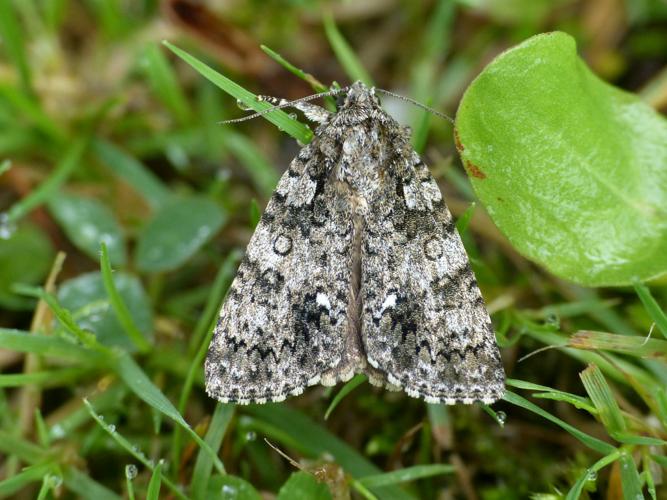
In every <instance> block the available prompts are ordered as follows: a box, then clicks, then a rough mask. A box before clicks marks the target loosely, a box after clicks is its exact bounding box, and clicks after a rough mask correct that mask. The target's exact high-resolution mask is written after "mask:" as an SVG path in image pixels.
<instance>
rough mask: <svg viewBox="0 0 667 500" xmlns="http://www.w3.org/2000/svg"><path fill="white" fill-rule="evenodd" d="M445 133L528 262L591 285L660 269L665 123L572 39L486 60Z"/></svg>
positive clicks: (549, 37)
mask: <svg viewBox="0 0 667 500" xmlns="http://www.w3.org/2000/svg"><path fill="white" fill-rule="evenodd" d="M456 129H457V132H458V134H457V147H458V149H459V152H460V154H461V158H462V160H463V163H464V165H465V166H466V169H467V171H468V174H469V176H470V178H471V181H472V184H473V187H474V189H475V191H476V193H477V196H478V197H479V198H480V199H481V201H482V202H483V203H484V205H485V207H486V209H487V211H488V212H489V214H490V215H491V217H492V219H493V220H494V222H495V223H496V225H497V226H498V227H499V228H500V230H501V231H502V232H503V233H504V234H505V235H506V236H507V237H508V238H509V240H510V241H511V242H512V244H513V245H514V246H515V247H516V248H517V249H518V250H519V251H520V252H521V253H523V254H524V255H526V256H527V257H528V258H530V259H532V260H534V261H536V262H538V263H540V264H542V265H543V266H545V267H546V268H547V269H549V270H550V271H551V272H553V273H554V274H556V275H558V276H561V277H564V278H567V279H570V280H573V281H576V282H578V283H581V284H584V285H591V286H602V285H626V284H631V283H633V282H635V281H637V280H640V281H643V280H646V279H649V278H652V277H655V276H658V275H660V274H662V273H664V272H665V271H667V252H665V251H664V249H665V247H666V246H667V208H666V207H667V169H666V168H664V167H665V165H666V164H667V121H666V120H665V119H664V118H662V117H661V116H660V115H658V114H657V113H656V112H655V111H654V110H653V109H652V108H650V107H649V106H648V105H646V104H645V103H643V102H642V101H640V100H639V99H638V98H637V97H635V96H632V95H630V94H627V93H625V92H622V91H620V90H618V89H616V88H614V87H611V86H610V85H608V84H606V83H605V82H603V81H601V80H600V79H599V78H598V77H596V76H595V75H594V74H593V73H592V72H591V71H590V70H589V69H588V67H587V66H586V65H585V64H584V63H583V61H581V59H579V58H578V57H577V54H576V45H575V41H574V39H573V38H572V37H570V36H569V35H566V34H565V33H559V32H556V33H549V34H543V35H538V36H535V37H533V38H530V39H528V40H527V41H525V42H524V43H522V44H520V45H518V46H517V47H515V48H513V49H511V50H509V51H507V52H505V53H504V54H502V55H501V56H499V57H498V58H496V59H495V60H494V61H493V62H492V63H491V64H490V65H489V66H487V68H486V69H485V70H484V71H483V72H482V73H481V74H480V75H479V76H478V77H477V78H476V79H475V81H474V82H473V83H472V84H471V85H470V87H469V88H468V89H467V91H466V93H465V95H464V97H463V99H462V101H461V104H460V106H459V110H458V113H457V116H456Z"/></svg>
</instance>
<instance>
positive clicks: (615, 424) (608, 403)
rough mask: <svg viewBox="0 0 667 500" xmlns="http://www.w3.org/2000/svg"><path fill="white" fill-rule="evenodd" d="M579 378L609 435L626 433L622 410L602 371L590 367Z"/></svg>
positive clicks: (593, 366) (595, 367)
mask: <svg viewBox="0 0 667 500" xmlns="http://www.w3.org/2000/svg"><path fill="white" fill-rule="evenodd" d="M579 376H580V377H581V381H582V382H583V384H584V387H585V388H586V392H587V393H588V395H589V396H590V398H591V401H593V404H594V405H595V408H596V409H597V410H598V415H599V416H600V420H602V423H603V424H604V426H605V428H606V429H607V431H608V432H609V434H610V435H612V436H613V435H617V434H618V433H621V432H624V431H625V430H626V426H625V420H624V419H623V415H621V409H620V408H619V406H618V403H617V402H616V399H614V395H613V394H612V392H611V389H610V388H609V385H608V384H607V381H606V380H605V379H604V376H603V375H602V372H601V371H600V369H599V368H598V367H597V366H595V365H589V366H588V368H586V369H585V370H584V371H583V372H581V373H580V374H579Z"/></svg>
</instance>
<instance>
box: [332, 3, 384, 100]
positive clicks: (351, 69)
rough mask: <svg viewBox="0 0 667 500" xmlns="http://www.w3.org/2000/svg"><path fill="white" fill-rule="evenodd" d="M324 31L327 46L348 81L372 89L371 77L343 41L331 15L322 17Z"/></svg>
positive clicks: (345, 41)
mask: <svg viewBox="0 0 667 500" xmlns="http://www.w3.org/2000/svg"><path fill="white" fill-rule="evenodd" d="M324 31H325V33H326V35H327V38H328V39H329V45H331V48H332V49H333V51H334V53H335V54H336V57H337V58H338V62H339V63H340V64H341V66H342V67H343V69H344V70H345V73H347V76H348V77H349V78H350V80H351V81H353V82H355V81H357V80H361V81H362V82H364V83H365V84H366V85H368V86H369V87H372V86H373V79H372V78H371V75H369V74H368V72H367V71H366V69H365V68H364V66H363V64H361V61H359V58H358V57H357V55H356V54H355V53H354V51H353V50H352V48H351V47H350V45H349V44H348V43H347V40H345V38H344V37H343V35H342V34H341V32H340V31H339V30H338V27H337V26H336V23H335V21H334V19H333V16H332V15H331V14H325V16H324Z"/></svg>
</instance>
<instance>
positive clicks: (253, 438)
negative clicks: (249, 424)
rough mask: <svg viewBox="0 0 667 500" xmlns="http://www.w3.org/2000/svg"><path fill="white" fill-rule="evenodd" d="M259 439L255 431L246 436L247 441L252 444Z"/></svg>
mask: <svg viewBox="0 0 667 500" xmlns="http://www.w3.org/2000/svg"><path fill="white" fill-rule="evenodd" d="M256 439H257V433H256V432H255V431H249V432H247V433H246V435H245V440H246V441H248V442H250V441H254V440H256Z"/></svg>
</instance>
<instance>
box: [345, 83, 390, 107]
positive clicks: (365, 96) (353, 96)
mask: <svg viewBox="0 0 667 500" xmlns="http://www.w3.org/2000/svg"><path fill="white" fill-rule="evenodd" d="M336 101H337V102H336V106H337V107H338V109H341V108H344V107H352V106H354V107H377V106H379V105H380V100H379V99H378V98H377V96H376V95H375V87H367V86H366V85H365V84H364V83H363V82H360V81H356V82H354V83H353V84H352V85H350V86H349V87H347V88H345V89H343V91H342V92H341V93H340V94H338V98H337V100H336Z"/></svg>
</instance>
